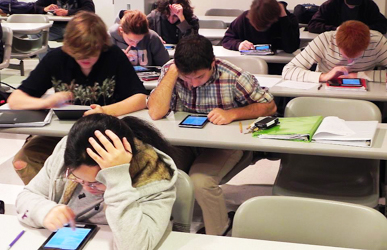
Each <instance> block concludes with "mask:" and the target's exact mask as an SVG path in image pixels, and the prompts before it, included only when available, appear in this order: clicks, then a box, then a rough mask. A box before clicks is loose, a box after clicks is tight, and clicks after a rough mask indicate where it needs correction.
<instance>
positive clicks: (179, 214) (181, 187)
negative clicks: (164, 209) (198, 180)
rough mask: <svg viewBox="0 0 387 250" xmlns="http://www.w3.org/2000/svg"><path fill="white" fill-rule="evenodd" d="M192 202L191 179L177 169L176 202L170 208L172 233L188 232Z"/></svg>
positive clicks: (193, 200) (193, 199) (192, 207)
mask: <svg viewBox="0 0 387 250" xmlns="http://www.w3.org/2000/svg"><path fill="white" fill-rule="evenodd" d="M194 202H195V196H194V189H193V184H192V181H191V178H190V177H189V176H188V175H187V174H186V173H184V172H183V171H182V170H180V169H178V177H177V182H176V200H175V204H173V207H172V219H173V226H172V230H173V231H179V232H188V233H189V232H190V228H191V222H192V216H193V209H194Z"/></svg>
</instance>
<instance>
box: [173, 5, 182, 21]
mask: <svg viewBox="0 0 387 250" xmlns="http://www.w3.org/2000/svg"><path fill="white" fill-rule="evenodd" d="M169 11H170V15H171V16H172V15H175V16H177V17H178V18H179V19H180V21H182V19H184V14H183V6H181V5H180V4H170V5H169Z"/></svg>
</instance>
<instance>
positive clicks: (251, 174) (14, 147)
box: [0, 59, 279, 232]
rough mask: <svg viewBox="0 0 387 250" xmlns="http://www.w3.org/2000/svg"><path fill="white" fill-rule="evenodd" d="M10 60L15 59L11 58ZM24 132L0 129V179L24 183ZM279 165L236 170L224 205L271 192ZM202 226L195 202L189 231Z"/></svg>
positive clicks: (6, 72)
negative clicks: (18, 156)
mask: <svg viewBox="0 0 387 250" xmlns="http://www.w3.org/2000/svg"><path fill="white" fill-rule="evenodd" d="M37 62H38V60H37V59H31V60H25V62H24V63H25V71H26V75H28V74H29V72H31V70H32V69H34V67H35V66H36V64H37ZM11 63H18V61H17V60H12V61H11ZM0 73H1V80H2V81H3V82H6V83H8V84H20V83H21V81H22V80H23V79H25V77H22V76H20V71H18V70H13V69H3V70H1V71H0ZM25 138H26V135H14V134H5V133H0V145H2V146H1V149H0V183H5V184H16V185H23V182H22V181H21V180H20V179H19V177H18V176H17V174H16V173H15V171H14V170H13V167H12V158H13V156H14V155H15V153H16V152H17V151H18V150H19V149H20V147H21V146H22V145H23V143H24V140H25ZM278 168H279V161H269V160H261V161H258V162H257V163H256V164H255V165H251V166H249V167H248V168H246V169H245V170H244V171H242V172H241V173H239V174H238V175H237V176H235V177H234V178H233V179H231V180H230V181H229V182H228V183H227V184H225V185H223V186H222V189H223V190H224V194H225V198H226V202H227V207H228V209H229V210H230V211H235V210H236V209H237V208H238V206H239V205H240V204H241V203H242V202H243V201H245V200H247V199H249V198H251V197H254V196H260V195H271V191H272V185H273V183H274V179H275V176H276V175H277V172H278ZM202 226H203V222H202V216H201V211H200V208H199V206H198V205H197V204H196V206H195V210H194V218H193V223H192V228H191V231H192V232H196V231H197V230H198V229H199V228H201V227H202Z"/></svg>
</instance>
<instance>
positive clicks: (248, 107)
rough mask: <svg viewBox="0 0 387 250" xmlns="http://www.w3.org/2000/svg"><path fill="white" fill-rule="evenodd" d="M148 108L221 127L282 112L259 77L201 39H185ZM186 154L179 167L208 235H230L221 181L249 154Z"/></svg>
mask: <svg viewBox="0 0 387 250" xmlns="http://www.w3.org/2000/svg"><path fill="white" fill-rule="evenodd" d="M147 104H148V108H149V115H150V117H151V118H152V119H154V120H157V119H161V118H163V117H165V116H166V115H167V114H168V113H169V112H170V111H185V112H191V113H205V114H207V117H208V119H209V121H210V122H211V123H213V124H216V125H225V124H229V123H231V122H232V121H235V120H243V119H252V118H257V117H259V116H266V115H272V114H274V113H275V112H276V105H275V103H274V101H273V96H272V95H271V94H270V93H268V92H267V91H265V90H264V89H262V88H261V87H260V86H259V83H258V81H257V79H256V78H255V77H254V76H253V75H251V74H250V73H248V72H246V71H243V70H242V69H240V68H238V67H236V66H235V65H233V64H231V63H229V62H227V61H225V60H220V59H216V58H215V56H214V52H213V48H212V44H211V42H210V41H209V40H208V39H206V38H204V37H203V36H200V35H191V36H188V37H185V38H183V39H182V40H180V42H179V43H178V44H177V46H176V51H175V55H174V60H172V61H170V62H168V63H167V64H165V65H164V66H163V68H162V73H161V76H160V78H159V83H158V86H157V87H156V88H155V89H154V90H153V91H152V93H151V94H150V96H149V99H148V103H147ZM203 132H204V131H203ZM180 150H181V153H180V155H179V156H180V159H177V160H176V163H177V164H176V165H177V166H178V168H181V169H182V170H184V171H187V172H189V175H190V177H191V179H192V181H193V183H194V189H195V198H196V200H197V201H198V203H199V205H200V207H201V209H202V211H203V218H204V225H205V232H206V233H207V234H212V235H223V234H226V233H227V231H228V230H229V229H230V228H231V219H230V218H228V214H227V209H226V203H225V200H224V197H223V193H222V189H221V188H220V187H219V182H220V181H221V179H222V178H223V177H224V176H225V175H226V174H227V173H228V172H229V171H231V169H232V168H233V167H234V166H235V165H236V164H237V163H238V161H239V160H240V159H241V157H242V154H243V152H242V151H241V150H230V149H210V148H192V147H180Z"/></svg>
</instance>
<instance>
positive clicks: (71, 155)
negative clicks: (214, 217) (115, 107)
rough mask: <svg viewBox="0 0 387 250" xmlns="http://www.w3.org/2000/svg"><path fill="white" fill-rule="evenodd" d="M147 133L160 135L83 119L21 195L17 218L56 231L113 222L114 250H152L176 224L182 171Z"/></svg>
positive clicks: (139, 126) (104, 119) (103, 119)
mask: <svg viewBox="0 0 387 250" xmlns="http://www.w3.org/2000/svg"><path fill="white" fill-rule="evenodd" d="M132 123H134V124H135V127H134V128H133V127H132V126H131V125H132ZM147 131H150V132H151V133H154V132H155V131H153V130H152V129H150V127H149V125H147V124H146V123H145V122H142V121H141V120H139V119H137V118H134V117H125V118H124V119H123V120H120V119H118V118H116V117H113V116H109V115H105V114H93V115H90V116H86V117H83V118H81V119H80V120H78V121H77V122H76V123H75V124H74V126H73V127H72V128H71V130H70V132H69V134H68V136H67V137H64V138H63V139H62V140H61V141H60V142H59V143H58V145H57V146H56V147H55V149H54V152H53V154H52V155H51V156H50V157H49V158H48V159H47V161H46V162H45V164H44V167H43V168H42V170H41V171H40V172H39V174H38V175H37V176H36V177H35V178H34V179H33V180H32V181H31V182H30V183H29V184H28V185H27V186H26V187H25V188H24V190H23V191H22V192H21V193H20V194H19V195H18V197H17V200H16V210H17V213H18V218H19V220H20V221H21V222H23V223H25V224H27V225H29V226H32V227H45V228H47V229H49V230H51V231H56V230H57V229H60V228H62V227H63V226H64V225H66V224H70V225H71V226H73V225H74V224H75V223H76V222H77V223H78V222H82V223H93V224H108V225H109V227H110V228H111V230H112V232H113V239H114V245H115V249H154V247H155V246H156V245H157V243H158V242H159V241H160V239H161V238H162V236H163V234H164V233H165V232H166V230H167V228H168V225H169V222H170V217H171V211H172V206H173V204H174V201H175V198H176V189H175V187H174V184H175V182H176V180H177V173H178V172H177V169H176V166H175V163H174V162H173V160H172V158H171V157H170V156H168V155H167V154H165V153H163V152H162V151H160V150H159V149H158V148H156V147H154V145H153V144H156V145H160V142H161V141H162V142H163V143H164V145H167V146H168V143H166V142H165V141H164V139H163V138H162V137H154V138H149V137H148V138H142V135H146V134H147ZM156 134H157V133H156ZM160 149H162V148H160ZM98 201H101V203H100V204H99V205H96V206H95V207H92V208H91V209H90V211H89V212H87V213H86V214H84V215H82V216H80V217H78V218H76V215H77V214H78V213H79V212H80V211H83V210H85V209H87V208H88V207H90V204H98ZM169 230H170V227H169Z"/></svg>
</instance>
